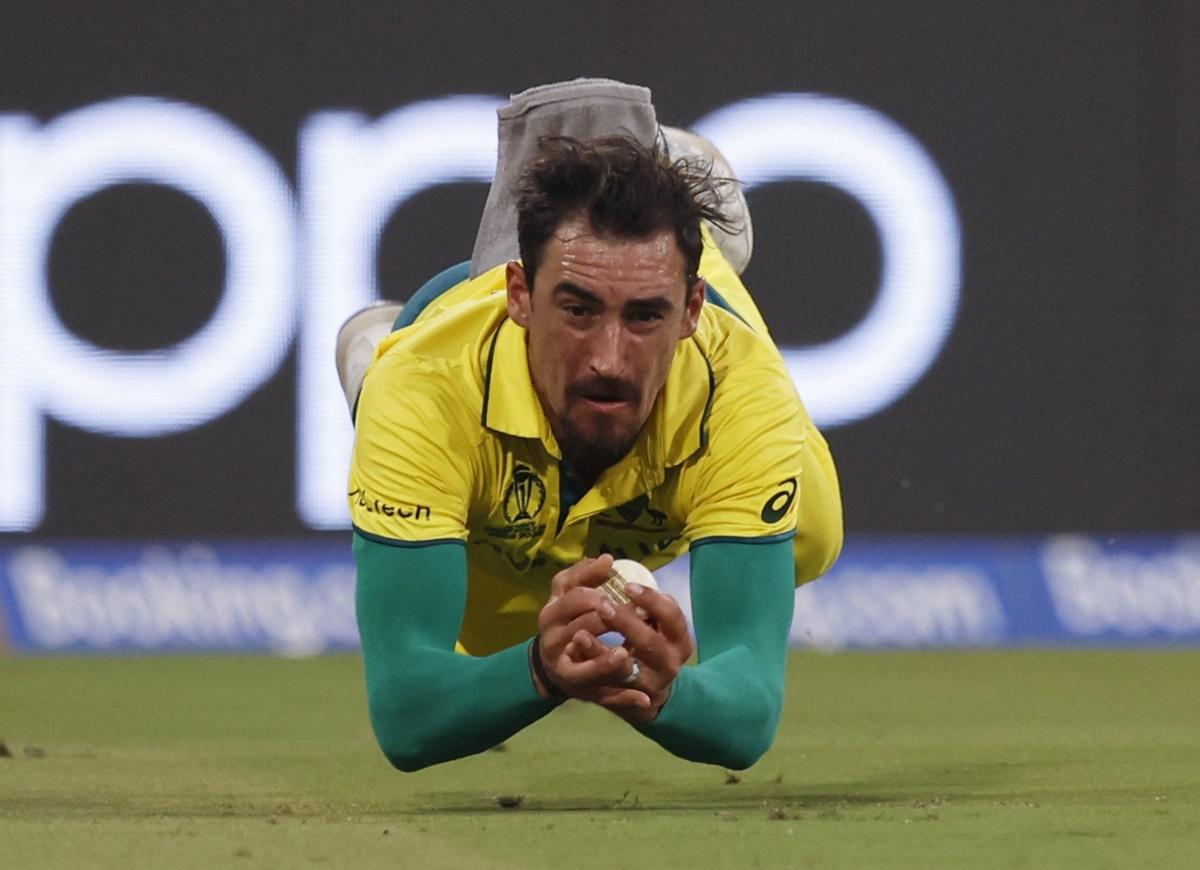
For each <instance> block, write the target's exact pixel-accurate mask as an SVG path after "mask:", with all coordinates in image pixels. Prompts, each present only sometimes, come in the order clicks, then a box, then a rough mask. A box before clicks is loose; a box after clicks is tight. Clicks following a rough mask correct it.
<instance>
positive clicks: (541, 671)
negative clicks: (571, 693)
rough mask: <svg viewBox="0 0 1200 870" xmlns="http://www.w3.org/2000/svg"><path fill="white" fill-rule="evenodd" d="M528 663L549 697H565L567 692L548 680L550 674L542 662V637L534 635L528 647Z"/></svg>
mask: <svg viewBox="0 0 1200 870" xmlns="http://www.w3.org/2000/svg"><path fill="white" fill-rule="evenodd" d="M529 663H530V664H531V665H532V666H533V672H534V673H535V674H537V678H538V681H539V682H541V684H542V686H543V687H544V688H545V689H546V691H547V692H548V693H549V694H550V697H551V698H565V697H567V693H566V692H564V691H563V690H562V689H560V688H559V687H558V686H556V685H554V683H553V682H551V680H550V675H549V674H547V673H546V666H545V665H544V664H542V637H541V635H535V636H534V638H533V643H532V644H531V645H530V647H529Z"/></svg>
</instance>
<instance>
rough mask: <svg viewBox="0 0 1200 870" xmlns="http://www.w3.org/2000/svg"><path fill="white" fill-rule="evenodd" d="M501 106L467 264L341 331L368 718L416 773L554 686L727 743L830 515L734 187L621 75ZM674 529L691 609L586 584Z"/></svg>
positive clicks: (648, 556)
mask: <svg viewBox="0 0 1200 870" xmlns="http://www.w3.org/2000/svg"><path fill="white" fill-rule="evenodd" d="M499 114H500V139H499V160H498V166H497V173H496V176H495V180H494V182H493V184H492V188H491V191H490V193H489V196H488V201H487V205H486V206H485V209H484V215H483V220H482V222H481V225H480V229H479V235H478V237H477V241H476V246H475V250H474V255H473V257H472V260H471V261H470V262H469V263H463V264H462V265H460V266H456V267H452V268H450V269H448V270H447V271H445V272H443V273H442V274H440V275H438V276H436V277H435V278H433V279H431V280H430V281H429V282H428V283H427V284H426V285H425V286H424V287H423V288H421V289H420V290H419V291H418V292H416V293H415V295H413V296H412V297H411V298H410V299H409V300H408V302H407V303H406V304H405V305H404V306H403V308H402V309H401V308H400V306H398V305H390V306H389V305H383V306H377V307H374V308H369V309H366V310H365V311H363V312H360V313H359V314H357V315H355V316H354V317H352V318H351V319H350V320H349V321H347V323H346V325H345V326H344V327H343V328H342V331H341V333H340V334H339V341H338V347H339V359H338V363H339V373H340V375H341V378H342V383H343V388H344V389H345V390H346V393H347V399H348V401H349V403H350V405H351V409H352V413H353V414H354V419H355V432H356V435H355V447H354V456H353V460H352V463H351V469H350V478H349V501H350V510H351V516H352V521H353V525H354V554H355V558H356V561H357V568H358V587H357V613H358V623H359V630H360V633H361V636H362V649H363V657H364V662H365V670H366V681H367V695H368V702H369V707H370V715H371V723H372V725H373V727H374V731H375V735H376V737H377V739H378V741H379V745H380V747H381V748H382V750H383V752H384V754H385V755H386V756H387V758H388V759H389V760H390V761H391V763H392V764H393V765H395V766H396V767H398V768H400V769H402V770H417V769H420V768H423V767H426V766H428V765H431V764H437V763H440V762H444V761H448V760H451V759H455V758H461V757H463V756H466V755H470V754H472V753H476V752H480V751H482V750H485V749H488V748H490V747H492V746H495V745H496V744H498V743H500V742H501V741H503V740H505V739H506V738H508V737H510V736H511V735H513V734H515V733H516V732H518V731H520V730H521V729H522V728H524V727H525V726H527V725H529V724H531V723H533V722H535V721H536V720H538V719H540V718H541V717H542V716H545V715H547V714H548V713H550V712H552V711H553V710H554V709H555V708H556V707H557V706H558V705H560V704H562V703H563V702H564V701H565V700H567V699H571V698H574V699H577V700H579V701H585V702H590V703H594V704H599V705H601V706H602V707H605V708H607V709H608V710H611V711H612V712H613V713H614V714H616V715H617V716H618V717H620V718H621V719H623V720H624V721H625V722H626V723H628V724H629V725H630V726H632V727H633V728H635V729H637V730H638V731H639V732H640V733H641V734H642V735H644V736H645V737H647V738H648V739H650V740H653V741H655V742H656V743H658V744H659V745H660V746H662V747H663V748H665V749H666V750H668V751H669V752H672V753H674V754H675V755H677V756H679V757H681V758H685V759H690V760H693V761H698V762H706V763H710V764H718V765H722V766H724V767H729V768H735V769H741V768H745V767H748V766H749V765H751V764H753V763H754V762H755V761H756V760H757V759H758V758H759V757H760V756H761V755H762V754H763V753H764V752H765V751H766V750H767V749H768V748H769V747H770V745H771V743H772V741H773V740H774V736H775V732H776V730H777V727H778V724H779V718H780V713H781V710H782V707H783V692H784V671H785V666H786V660H787V638H788V631H789V628H790V625H791V620H792V609H793V603H794V598H795V587H796V586H797V585H798V584H801V583H804V582H807V581H809V580H812V579H814V578H816V577H818V576H819V575H821V574H822V573H823V572H825V571H826V570H828V568H829V567H830V566H831V565H832V564H833V562H834V560H835V559H836V558H837V556H838V553H839V551H840V549H841V544H842V514H841V499H840V494H839V490H838V482H837V476H836V472H835V470H834V465H833V461H832V459H831V457H830V453H829V449H828V447H827V445H826V442H825V440H824V438H822V436H821V434H820V433H819V432H818V431H817V429H816V428H815V427H814V426H813V424H812V422H811V421H810V419H809V417H808V414H807V412H806V411H805V409H804V406H803V405H802V404H801V401H800V398H799V397H798V396H797V394H796V390H795V387H794V386H793V383H792V381H791V378H790V377H789V375H788V372H787V369H786V368H785V366H784V363H783V360H782V358H781V357H780V354H779V351H778V350H777V349H776V347H775V345H774V344H773V343H772V341H771V337H770V334H769V332H768V331H767V327H766V324H765V323H763V320H762V317H761V315H760V314H759V312H758V310H757V309H756V307H755V305H754V302H753V301H752V300H751V298H750V295H749V294H748V293H747V291H746V288H745V287H744V286H743V285H742V283H741V280H740V278H739V273H740V271H741V270H742V268H744V266H745V264H746V261H747V260H748V259H749V255H750V247H751V242H750V224H749V214H748V212H747V211H746V207H745V201H744V199H743V198H742V195H741V192H740V190H739V189H738V187H737V185H736V183H735V182H733V181H732V171H731V170H730V169H729V167H728V166H727V165H726V164H725V163H724V161H723V159H722V158H721V157H720V155H719V154H718V153H717V152H716V150H715V149H714V148H712V146H711V145H710V144H709V143H707V142H706V141H705V140H703V139H700V138H699V137H696V136H694V135H693V134H689V133H686V132H684V131H681V130H675V129H671V128H661V129H660V127H659V126H658V122H657V119H656V116H655V113H654V107H653V105H652V103H651V101H650V94H649V91H648V90H646V89H645V88H640V87H634V86H630V85H625V84H621V83H618V82H613V81H609V80H604V79H580V80H576V81H574V82H567V83H563V84H557V85H547V86H544V87H539V88H533V89H531V90H529V91H525V92H523V93H522V94H518V95H517V96H515V97H513V98H512V101H511V103H510V104H509V105H507V106H505V107H503V108H502V109H501V110H500V113H499ZM780 289H781V290H784V291H785V290H786V289H787V288H780ZM397 315H398V316H397ZM381 336H382V338H380V337H381ZM364 371H365V376H364ZM683 553H690V569H691V576H690V584H691V606H692V614H691V615H692V624H691V626H690V630H689V625H688V624H687V621H686V619H685V616H684V614H683V612H682V611H681V609H680V607H679V605H678V604H677V603H676V602H675V600H674V599H673V598H671V597H670V596H668V595H666V594H663V593H660V592H658V591H656V590H655V589H653V588H651V587H650V586H649V585H642V584H639V583H636V582H635V583H631V584H629V585H628V586H627V587H626V590H625V591H626V595H625V598H624V600H623V601H622V603H619V604H618V603H617V602H616V601H614V600H613V597H611V596H610V595H609V594H607V593H606V591H605V590H604V589H601V588H600V587H601V586H602V584H605V583H606V581H607V579H608V578H609V575H610V572H611V571H612V566H613V560H614V558H626V559H632V560H635V561H637V562H640V563H642V564H643V565H644V566H645V567H646V568H648V569H650V570H654V569H655V568H657V567H660V566H662V565H664V564H666V563H668V562H670V561H671V560H673V559H675V558H677V557H678V556H680V555H681V554H683ZM614 633H615V634H614ZM617 636H619V637H620V638H623V639H624V642H623V643H621V642H620V641H619V640H617V641H614V642H611V643H610V642H609V641H610V640H611V639H612V638H614V637H617ZM693 636H694V638H695V641H694V643H695V646H693ZM602 638H604V639H602ZM693 653H695V654H696V661H695V663H689V661H690V660H691V658H692V656H693Z"/></svg>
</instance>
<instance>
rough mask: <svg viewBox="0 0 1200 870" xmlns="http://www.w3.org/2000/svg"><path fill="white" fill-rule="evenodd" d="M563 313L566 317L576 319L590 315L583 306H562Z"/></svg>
mask: <svg viewBox="0 0 1200 870" xmlns="http://www.w3.org/2000/svg"><path fill="white" fill-rule="evenodd" d="M563 311H565V312H566V313H567V316H568V317H573V318H576V319H581V318H584V317H587V316H588V314H589V313H590V312H589V311H588V310H587V308H586V307H584V306H583V305H564V306H563Z"/></svg>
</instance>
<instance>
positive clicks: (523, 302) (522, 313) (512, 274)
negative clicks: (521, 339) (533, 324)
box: [504, 260, 531, 328]
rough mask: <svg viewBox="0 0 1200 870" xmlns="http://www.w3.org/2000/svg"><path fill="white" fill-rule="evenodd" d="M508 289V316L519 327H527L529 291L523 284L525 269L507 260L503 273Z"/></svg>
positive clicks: (514, 261) (524, 283) (526, 285)
mask: <svg viewBox="0 0 1200 870" xmlns="http://www.w3.org/2000/svg"><path fill="white" fill-rule="evenodd" d="M504 280H505V284H506V285H507V287H508V316H509V317H511V318H512V319H513V321H514V322H516V323H517V324H518V325H519V326H524V327H526V328H528V326H529V291H530V289H531V288H530V287H529V285H528V284H527V283H526V282H525V267H524V266H522V265H521V264H520V263H518V262H517V261H516V260H509V261H508V266H507V267H506V268H505V271H504Z"/></svg>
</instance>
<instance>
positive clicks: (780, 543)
mask: <svg viewBox="0 0 1200 870" xmlns="http://www.w3.org/2000/svg"><path fill="white" fill-rule="evenodd" d="M756 368H757V369H758V370H757V371H754V372H753V373H752V376H751V377H747V376H746V371H745V370H744V369H743V370H742V371H738V372H729V371H728V370H726V375H727V376H726V377H725V378H722V379H719V380H718V385H717V389H716V395H715V397H714V402H713V408H712V415H711V418H710V427H709V445H708V448H707V450H706V451H705V453H704V454H703V456H702V457H701V458H700V459H699V460H698V461H697V462H696V463H695V464H694V465H693V467H692V468H691V470H690V474H689V478H690V485H689V487H688V501H689V502H690V504H689V507H688V521H687V527H686V529H685V534H686V535H687V537H688V538H690V539H691V541H692V547H691V593H692V620H693V629H694V632H695V636H696V642H697V647H698V653H699V664H698V665H696V666H695V667H691V668H682V669H679V670H678V672H677V673H676V674H673V675H672V676H673V679H672V680H671V684H670V686H669V698H667V699H666V700H665V701H664V702H663V703H662V705H661V708H660V709H658V710H657V715H655V716H654V717H653V718H652V719H650V720H649V721H647V722H646V723H645V724H643V725H640V726H639V727H640V728H641V729H642V730H643V732H644V733H645V734H646V735H647V736H649V737H651V738H652V739H654V740H656V741H657V742H658V743H660V744H661V745H662V746H664V747H665V748H667V749H669V750H670V751H671V752H673V753H675V754H677V755H680V756H682V757H684V758H689V759H692V760H695V761H706V762H709V763H714V764H722V765H724V766H727V767H733V768H743V767H748V766H749V765H751V764H753V763H754V762H755V761H757V760H758V758H759V757H760V756H761V755H762V754H763V753H764V752H765V751H766V750H767V749H768V748H769V747H770V745H771V743H772V741H773V740H774V736H775V732H776V730H777V728H778V725H779V720H780V715H781V712H782V709H783V689H784V676H785V668H786V662H787V641H788V632H789V630H790V628H791V620H792V610H793V607H794V599H795V587H796V585H798V583H800V582H805V581H807V580H811V579H812V578H813V577H814V576H816V575H817V574H818V573H820V572H821V571H823V570H825V569H826V568H828V567H829V565H830V564H831V563H832V561H833V559H834V558H836V553H837V552H838V550H840V548H841V539H842V531H841V499H840V495H839V493H838V491H837V478H836V472H835V471H834V469H833V466H832V460H830V459H829V456H828V448H827V446H826V445H825V441H824V439H823V438H821V437H820V434H819V433H818V432H817V431H816V429H815V428H814V427H813V426H812V424H811V422H809V420H808V415H807V413H806V412H805V410H804V408H803V405H802V404H801V403H800V400H799V398H798V397H797V396H796V393H795V388H794V386H793V385H792V382H791V378H790V376H789V375H788V374H787V372H786V369H784V368H783V366H782V361H780V360H779V359H778V358H774V359H769V360H762V364H761V367H756ZM643 596H644V600H642V601H639V602H638V603H639V604H641V606H642V607H643V608H644V609H645V610H647V611H649V612H650V613H652V614H654V615H656V616H658V615H659V614H658V613H657V611H656V609H655V606H656V605H657V606H661V607H662V608H663V613H664V615H665V614H667V613H669V611H670V607H668V606H667V605H673V602H670V601H669V599H667V600H666V603H665V604H664V603H663V602H661V601H659V600H656V599H655V596H656V593H653V592H651V591H647V592H645V593H643ZM676 609H677V608H676ZM660 623H661V619H660ZM627 627H628V628H629V629H630V631H632V632H634V633H635V635H636V634H639V633H643V634H644V632H641V630H640V629H639V628H638V627H637V626H633V625H628V626H627ZM626 636H627V637H629V636H630V635H629V634H626ZM631 640H632V641H633V646H634V648H635V650H637V647H638V641H637V639H636V638H631ZM649 676H650V678H651V679H653V668H652V669H651V674H650V675H649ZM659 697H660V698H661V695H660V696H659Z"/></svg>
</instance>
